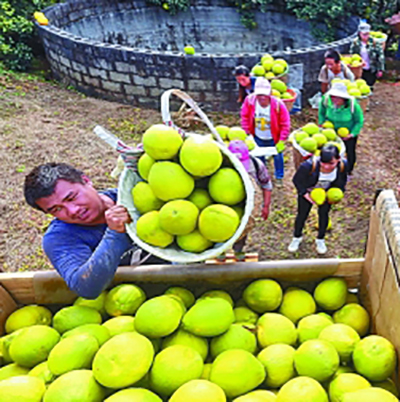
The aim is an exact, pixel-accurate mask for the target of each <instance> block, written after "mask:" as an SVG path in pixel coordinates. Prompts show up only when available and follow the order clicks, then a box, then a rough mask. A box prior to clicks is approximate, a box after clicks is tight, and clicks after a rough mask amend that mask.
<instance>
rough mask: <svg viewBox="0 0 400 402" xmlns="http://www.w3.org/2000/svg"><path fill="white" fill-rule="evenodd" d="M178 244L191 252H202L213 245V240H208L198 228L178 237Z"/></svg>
mask: <svg viewBox="0 0 400 402" xmlns="http://www.w3.org/2000/svg"><path fill="white" fill-rule="evenodd" d="M176 242H177V243H178V246H179V247H180V248H181V249H182V250H184V251H188V252H189V253H202V252H203V251H205V250H207V249H208V248H210V247H212V245H213V242H211V241H210V240H207V239H206V238H205V237H204V236H203V235H202V234H201V233H200V231H199V230H198V229H196V230H194V231H193V232H191V233H189V234H186V235H181V236H177V237H176Z"/></svg>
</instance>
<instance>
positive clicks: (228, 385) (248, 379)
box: [210, 349, 266, 398]
mask: <svg viewBox="0 0 400 402" xmlns="http://www.w3.org/2000/svg"><path fill="white" fill-rule="evenodd" d="M265 375H266V373H265V369H264V366H263V365H262V363H261V362H260V361H259V360H258V359H257V358H256V357H255V356H254V355H252V354H251V353H250V352H247V351H245V350H240V349H233V350H227V351H225V352H222V353H221V354H220V355H218V356H217V357H216V359H215V360H214V363H213V364H212V366H211V373H210V381H211V382H213V383H215V384H217V385H219V386H220V387H221V388H222V389H223V390H224V391H225V394H226V395H227V396H228V397H229V398H234V397H236V396H239V395H242V394H244V393H246V392H249V391H252V390H253V389H255V388H256V387H258V386H259V385H260V384H261V383H262V382H263V381H264V379H265Z"/></svg>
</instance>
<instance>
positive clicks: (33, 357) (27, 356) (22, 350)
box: [9, 325, 60, 368]
mask: <svg viewBox="0 0 400 402" xmlns="http://www.w3.org/2000/svg"><path fill="white" fill-rule="evenodd" d="M59 340H60V334H59V333H58V332H57V331H56V330H55V329H54V328H51V327H48V326H46V325H33V326H31V327H27V328H24V329H23V330H22V331H21V332H19V333H18V335H17V336H15V338H14V339H13V340H12V341H11V345H10V350H9V352H10V357H11V359H12V360H13V361H14V362H15V363H17V364H18V365H20V366H23V367H29V368H32V367H35V366H36V365H37V364H39V363H41V362H43V361H45V360H46V359H47V357H48V356H49V353H50V351H51V350H52V349H53V348H54V346H55V345H56V344H57V343H58V341H59Z"/></svg>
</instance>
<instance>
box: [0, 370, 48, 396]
mask: <svg viewBox="0 0 400 402" xmlns="http://www.w3.org/2000/svg"><path fill="white" fill-rule="evenodd" d="M45 391H46V385H45V384H44V381H43V380H41V379H40V378H37V377H30V376H27V375H24V376H18V377H12V378H7V379H6V380H3V381H0V402H17V401H18V402H42V398H43V395H44V393H45Z"/></svg>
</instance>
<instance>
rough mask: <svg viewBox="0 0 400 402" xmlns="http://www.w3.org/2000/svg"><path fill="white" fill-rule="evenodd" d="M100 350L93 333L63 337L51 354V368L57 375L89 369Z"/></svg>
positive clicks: (49, 359) (49, 360) (49, 361)
mask: <svg viewBox="0 0 400 402" xmlns="http://www.w3.org/2000/svg"><path fill="white" fill-rule="evenodd" d="M98 350H99V343H98V342H97V339H96V338H95V337H94V336H92V335H88V334H80V335H74V336H70V337H68V338H65V339H62V340H61V341H60V342H59V343H58V344H57V345H56V346H55V347H54V348H53V350H52V351H51V352H50V354H49V358H48V361H47V362H48V365H49V369H50V371H51V372H52V373H53V374H54V375H57V376H59V375H62V374H65V373H68V372H69V371H73V370H80V369H89V368H91V366H92V361H93V358H94V356H95V354H96V353H97V351H98Z"/></svg>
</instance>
